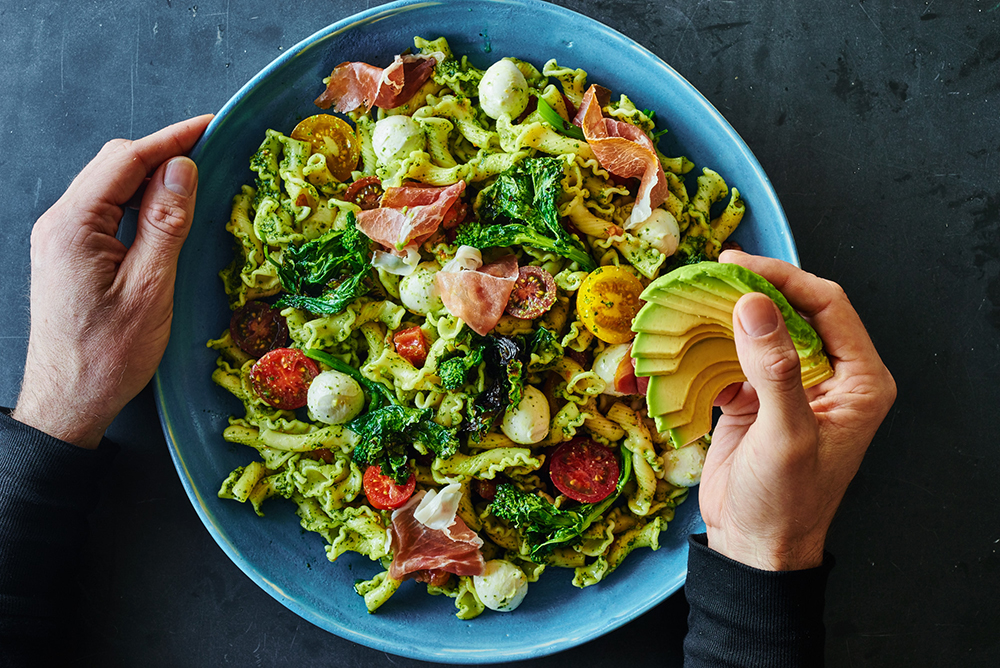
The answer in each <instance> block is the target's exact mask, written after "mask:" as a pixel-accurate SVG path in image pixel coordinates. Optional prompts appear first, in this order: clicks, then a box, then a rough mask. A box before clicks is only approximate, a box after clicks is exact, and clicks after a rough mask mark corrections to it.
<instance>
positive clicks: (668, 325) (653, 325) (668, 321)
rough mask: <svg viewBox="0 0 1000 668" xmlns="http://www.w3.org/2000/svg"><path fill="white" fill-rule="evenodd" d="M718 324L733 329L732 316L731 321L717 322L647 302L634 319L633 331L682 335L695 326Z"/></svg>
mask: <svg viewBox="0 0 1000 668" xmlns="http://www.w3.org/2000/svg"><path fill="white" fill-rule="evenodd" d="M713 323H714V324H718V325H721V326H723V327H727V326H728V328H729V331H732V330H733V321H732V318H730V319H729V323H728V325H727V323H724V322H717V321H714V320H709V319H708V318H703V317H701V316H697V315H691V314H689V313H682V312H680V311H675V310H673V309H669V308H666V307H660V306H659V305H658V304H646V306H644V307H643V308H642V309H641V310H640V311H639V313H638V314H637V315H636V316H635V320H633V321H632V331H633V332H645V333H647V334H663V335H665V336H682V335H684V334H686V333H687V332H690V331H691V330H692V329H694V328H695V327H700V326H701V325H706V324H713Z"/></svg>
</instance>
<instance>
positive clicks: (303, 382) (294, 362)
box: [250, 348, 319, 411]
mask: <svg viewBox="0 0 1000 668" xmlns="http://www.w3.org/2000/svg"><path fill="white" fill-rule="evenodd" d="M318 375H319V366H317V365H316V362H314V361H312V360H311V359H309V358H308V357H306V355H305V353H303V352H302V351H301V350H296V349H295V348H276V349H275V350H272V351H271V352H269V353H267V354H266V355H264V356H263V357H261V358H260V359H259V360H257V363H256V364H254V365H253V367H252V368H251V369H250V383H251V385H253V389H254V391H255V392H256V393H257V395H258V396H260V398H261V399H263V400H264V401H266V402H267V403H268V404H270V405H272V406H274V407H275V408H280V409H281V410H286V411H291V410H295V409H296V408H302V407H303V406H305V405H306V401H307V398H308V396H309V384H310V383H311V382H312V381H313V378H315V377H316V376H318Z"/></svg>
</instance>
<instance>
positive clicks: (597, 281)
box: [576, 265, 642, 343]
mask: <svg viewBox="0 0 1000 668" xmlns="http://www.w3.org/2000/svg"><path fill="white" fill-rule="evenodd" d="M640 294H642V283H640V282H639V279H638V278H637V277H636V275H635V274H633V273H632V272H631V271H629V270H628V269H626V268H625V267H615V266H610V265H609V266H606V267H598V268H597V269H595V270H594V271H592V272H590V274H588V275H587V278H585V279H583V283H582V284H580V289H579V290H578V291H577V293H576V313H577V316H578V317H579V318H580V320H581V321H582V322H583V324H584V326H585V327H586V328H587V329H589V330H590V331H591V333H593V335H594V336H596V337H597V338H599V339H600V340H601V341H604V342H606V343H626V342H628V341H631V340H632V339H634V338H635V332H633V331H632V320H634V319H635V316H636V314H637V313H638V312H639V309H640V308H641V307H642V302H641V301H639V295H640Z"/></svg>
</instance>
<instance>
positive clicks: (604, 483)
mask: <svg viewBox="0 0 1000 668" xmlns="http://www.w3.org/2000/svg"><path fill="white" fill-rule="evenodd" d="M618 474H619V468H618V460H617V459H616V458H615V453H614V452H612V451H611V448H608V447H606V446H604V445H601V444H600V443H598V442H596V441H592V440H590V439H589V438H574V439H573V440H571V441H566V442H565V443H563V444H562V445H560V446H559V447H558V448H556V449H555V452H553V453H552V457H551V458H550V459H549V476H550V477H551V478H552V484H554V485H555V486H556V489H558V490H559V491H560V492H562V493H563V494H565V495H566V496H568V497H569V498H571V499H573V500H574V501H579V502H581V503H597V502H598V501H602V500H604V499H606V498H608V495H609V494H611V492H613V491H614V490H615V487H617V486H618Z"/></svg>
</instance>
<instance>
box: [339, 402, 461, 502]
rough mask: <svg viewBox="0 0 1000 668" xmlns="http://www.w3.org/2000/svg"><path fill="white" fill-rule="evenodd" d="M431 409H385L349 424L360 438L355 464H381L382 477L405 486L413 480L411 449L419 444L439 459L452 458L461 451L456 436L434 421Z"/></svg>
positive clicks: (355, 452)
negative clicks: (409, 479)
mask: <svg viewBox="0 0 1000 668" xmlns="http://www.w3.org/2000/svg"><path fill="white" fill-rule="evenodd" d="M433 416H434V411H433V410H431V409H430V408H410V407H408V406H399V405H392V406H383V407H382V408H379V409H377V410H374V411H368V412H367V413H363V414H362V415H359V416H358V417H356V418H354V419H353V420H351V421H350V422H348V423H347V428H348V429H350V430H351V431H353V432H354V433H356V434H357V435H358V437H359V439H360V440H359V441H358V444H357V445H356V446H355V447H354V461H356V462H358V463H362V464H366V465H369V466H370V465H372V464H378V465H379V466H381V467H382V473H384V474H385V475H388V476H392V478H393V479H394V480H395V481H396V483H397V484H400V485H402V484H403V483H405V482H406V479H407V478H408V477H410V467H409V464H408V463H407V459H408V455H409V449H410V445H411V444H412V443H420V444H422V445H423V446H424V447H426V448H427V449H429V450H431V451H432V452H433V453H434V454H435V455H437V456H438V457H443V458H448V457H451V456H452V455H453V454H455V452H456V451H457V450H458V439H457V438H456V437H455V432H454V431H453V430H451V429H448V428H447V427H443V426H441V425H439V424H438V423H437V422H434V420H432V419H431V418H432V417H433Z"/></svg>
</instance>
